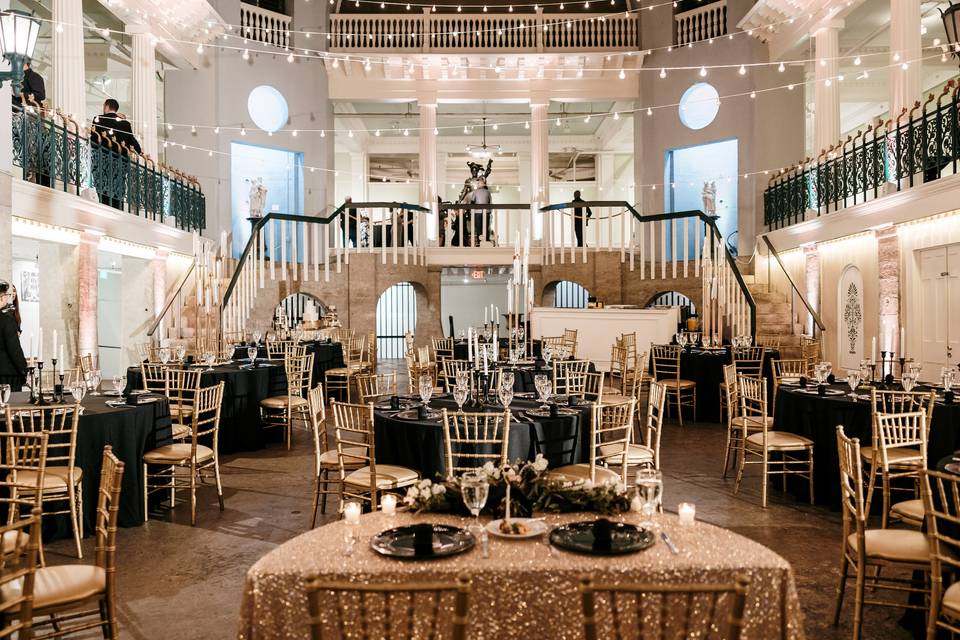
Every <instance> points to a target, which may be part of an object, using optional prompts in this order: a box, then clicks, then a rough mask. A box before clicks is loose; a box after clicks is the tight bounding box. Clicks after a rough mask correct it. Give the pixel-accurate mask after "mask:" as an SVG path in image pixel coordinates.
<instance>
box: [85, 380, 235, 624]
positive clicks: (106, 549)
mask: <svg viewBox="0 0 960 640" xmlns="http://www.w3.org/2000/svg"><path fill="white" fill-rule="evenodd" d="M220 384H221V385H222V384H223V383H222V382H221V383H220ZM123 469H124V463H122V462H120V460H118V459H117V457H116V456H115V455H113V448H112V447H111V446H110V445H107V446H106V447H104V448H103V456H102V459H101V464H100V487H99V489H98V490H97V520H96V525H95V526H96V535H97V548H96V560H95V562H96V565H97V566H98V567H100V568H101V569H103V571H104V574H105V575H106V579H107V589H106V591H107V602H108V604H107V611H108V615H109V617H110V618H112V621H113V624H112V627H113V628H114V629H116V628H117V626H118V623H117V607H116V580H117V521H118V519H119V515H120V490H121V488H122V483H123Z"/></svg>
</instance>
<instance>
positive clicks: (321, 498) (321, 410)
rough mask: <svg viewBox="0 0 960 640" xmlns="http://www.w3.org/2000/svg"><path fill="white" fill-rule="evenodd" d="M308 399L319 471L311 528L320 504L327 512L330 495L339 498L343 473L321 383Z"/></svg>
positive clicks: (357, 451)
mask: <svg viewBox="0 0 960 640" xmlns="http://www.w3.org/2000/svg"><path fill="white" fill-rule="evenodd" d="M307 401H308V402H309V403H310V427H311V428H312V430H313V457H314V470H315V471H316V478H317V483H316V485H315V487H314V492H313V516H312V517H311V520H310V528H311V529H312V528H313V527H315V526H317V509H318V508H319V510H320V513H326V512H327V496H328V495H334V496H337V498H338V499H339V497H340V483H341V481H342V476H341V475H340V461H339V459H338V457H337V449H336V447H334V448H333V449H330V448H329V446H330V445H329V440H328V436H327V407H326V405H325V404H324V401H323V386H322V385H319V384H318V385H317V386H315V387H314V388H313V389H311V390H310V395H309V396H307ZM348 453H351V454H355V453H358V454H360V455H363V454H364V453H366V450H365V449H363V448H361V447H358V448H357V449H355V450H348ZM361 466H363V465H360V464H358V465H354V466H350V465H347V466H346V468H347V469H348V470H350V471H353V470H355V469H359V468H360V467H361ZM330 474H334V475H335V476H336V477H335V478H331V477H330ZM331 484H335V485H336V486H337V488H336V490H331V489H330V485H331Z"/></svg>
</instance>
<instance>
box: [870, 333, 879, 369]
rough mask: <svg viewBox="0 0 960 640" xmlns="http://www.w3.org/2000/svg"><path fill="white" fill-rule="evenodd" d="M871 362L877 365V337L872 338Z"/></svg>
mask: <svg viewBox="0 0 960 640" xmlns="http://www.w3.org/2000/svg"><path fill="white" fill-rule="evenodd" d="M870 362H871V364H876V363H877V336H873V337H872V338H870Z"/></svg>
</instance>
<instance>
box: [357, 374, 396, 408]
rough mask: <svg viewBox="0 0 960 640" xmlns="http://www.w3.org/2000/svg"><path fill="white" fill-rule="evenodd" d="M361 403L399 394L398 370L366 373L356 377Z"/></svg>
mask: <svg viewBox="0 0 960 640" xmlns="http://www.w3.org/2000/svg"><path fill="white" fill-rule="evenodd" d="M356 381H357V390H358V391H359V392H360V404H367V403H368V402H374V401H376V400H379V399H381V398H383V397H384V396H393V395H396V394H397V372H396V371H393V372H391V373H365V374H361V375H358V376H357V377H356Z"/></svg>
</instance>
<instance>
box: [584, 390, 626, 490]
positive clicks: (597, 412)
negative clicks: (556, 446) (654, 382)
mask: <svg viewBox="0 0 960 640" xmlns="http://www.w3.org/2000/svg"><path fill="white" fill-rule="evenodd" d="M636 406H637V401H636V400H627V401H625V402H615V403H610V404H595V405H593V416H592V419H591V421H590V439H591V445H592V446H591V448H590V452H591V454H590V480H591V482H594V481H596V479H597V464H598V463H601V462H602V463H608V462H609V463H610V467H611V469H612V470H614V471H616V472H617V473H618V474H619V476H620V480H621V481H622V482H626V479H627V462H628V458H629V456H628V455H627V450H628V448H629V447H630V439H631V435H632V434H633V413H634V410H635V409H636ZM613 467H619V470H617V469H615V468H613Z"/></svg>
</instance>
